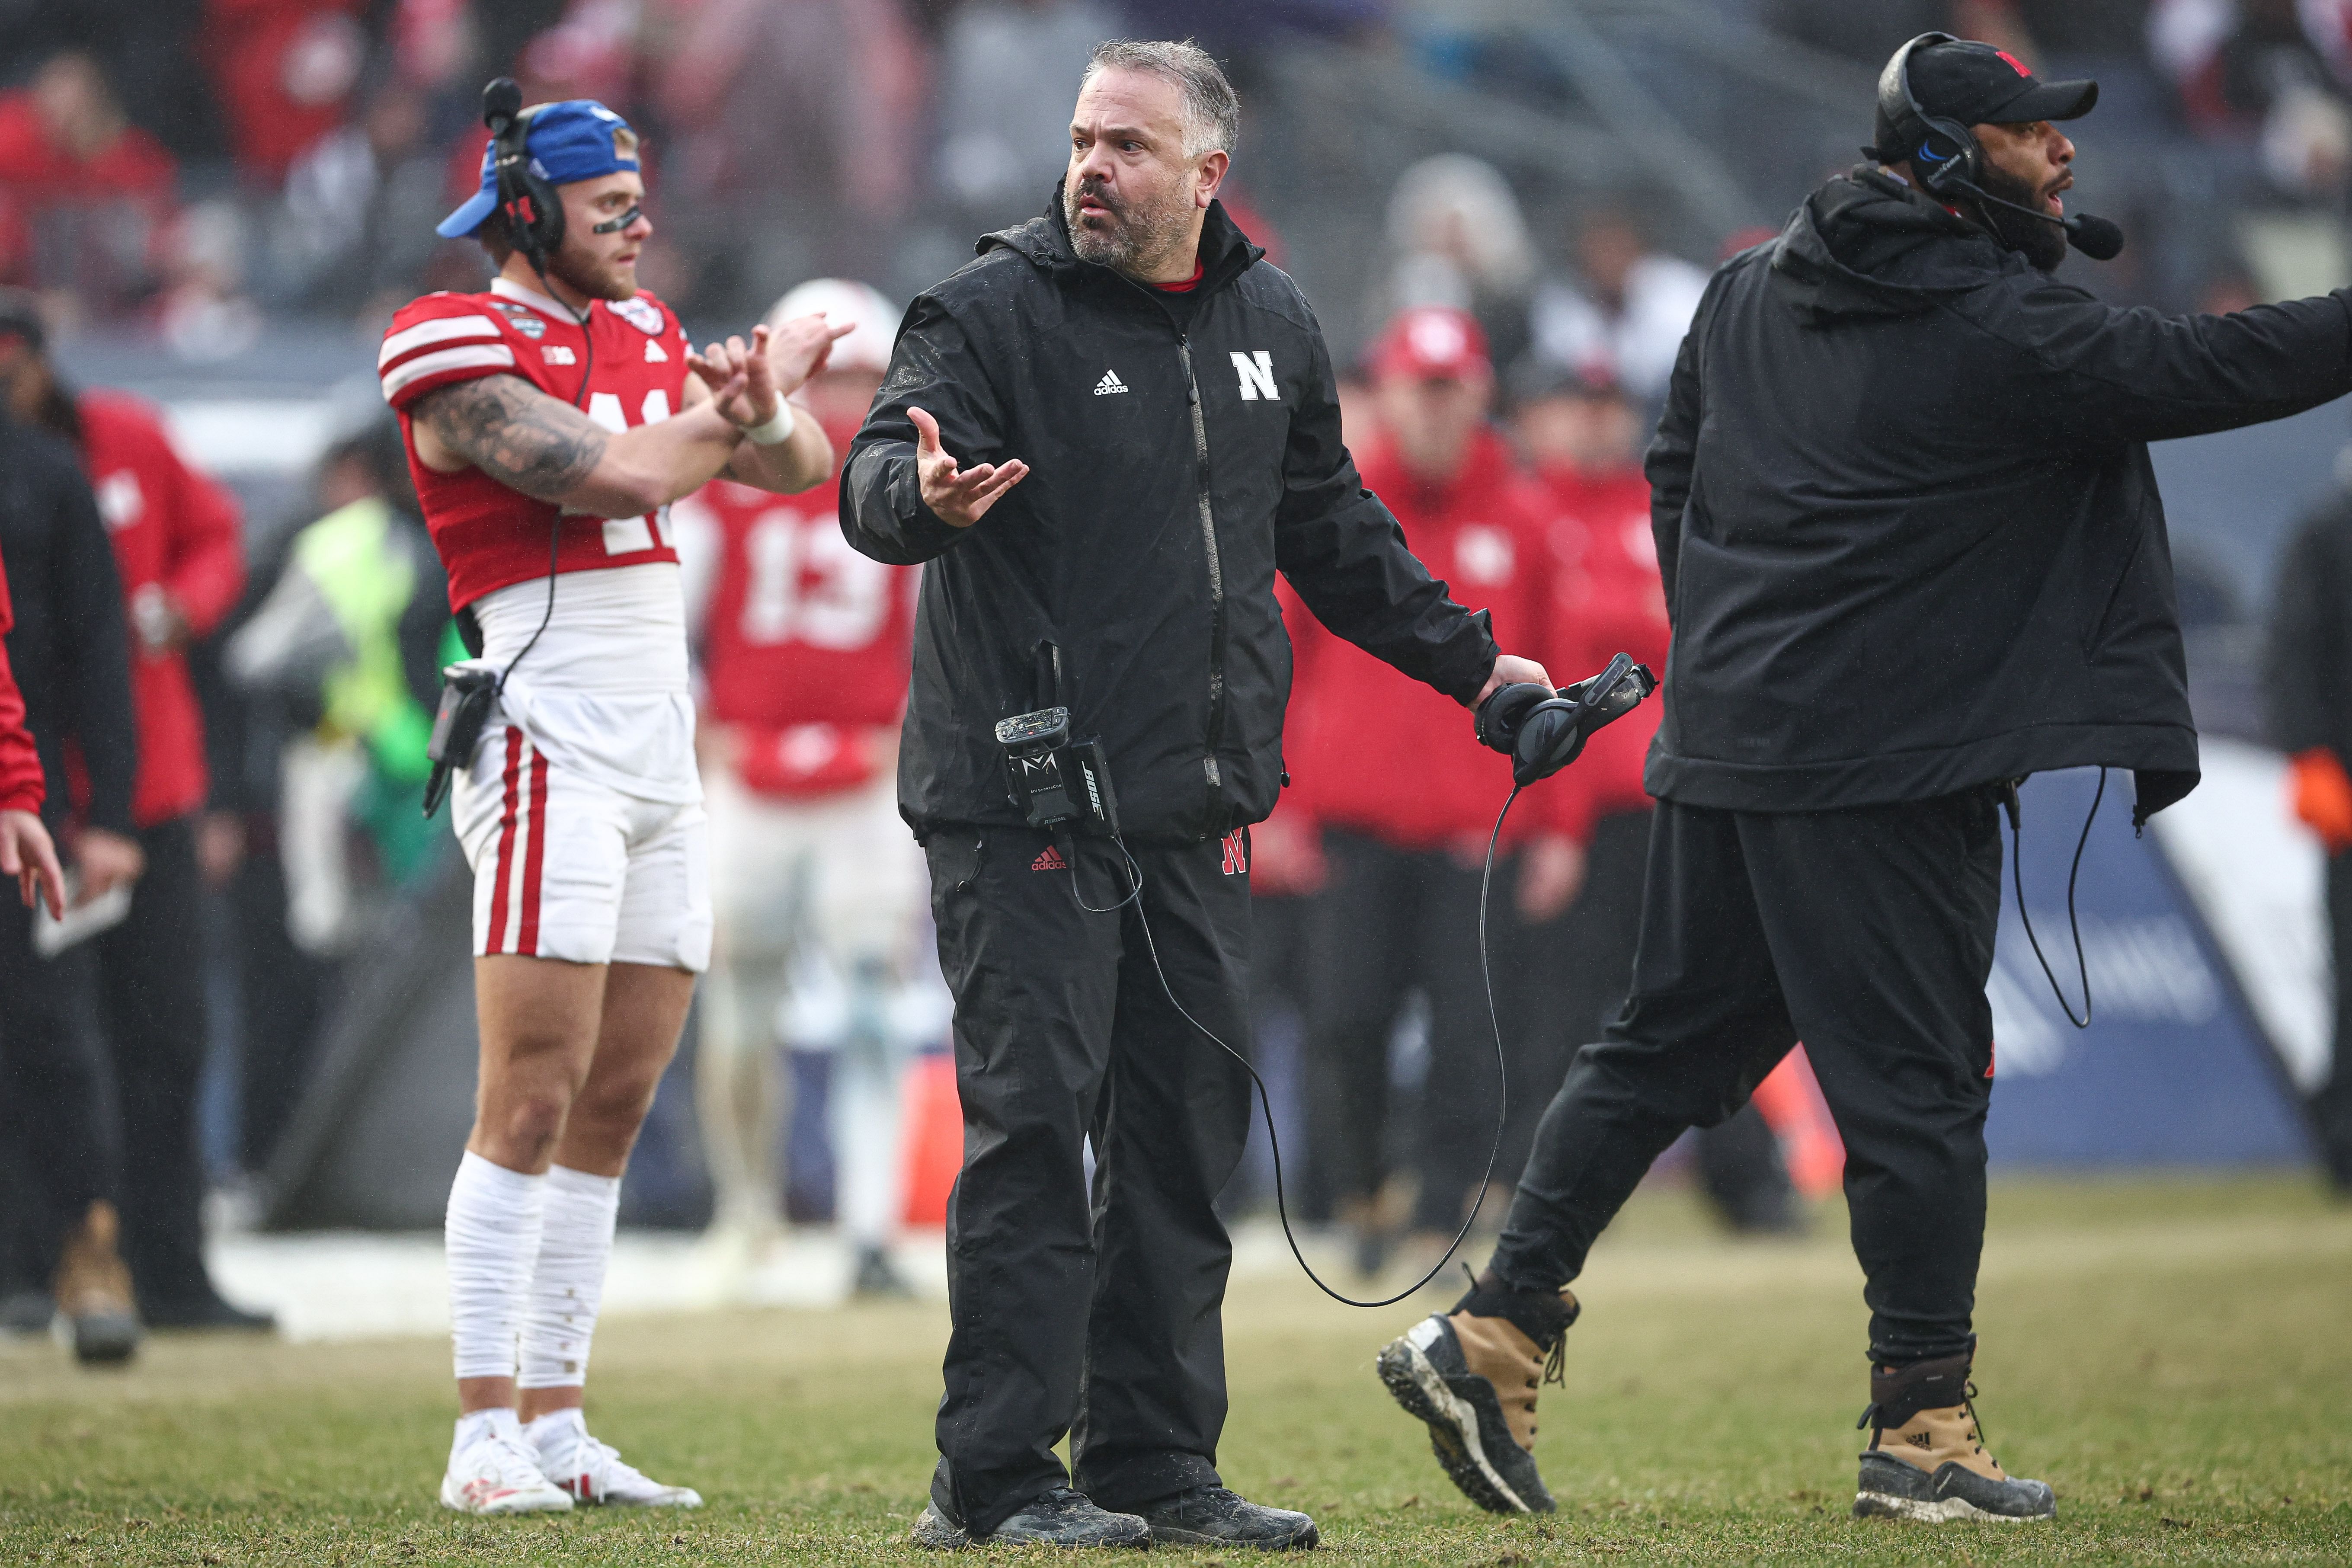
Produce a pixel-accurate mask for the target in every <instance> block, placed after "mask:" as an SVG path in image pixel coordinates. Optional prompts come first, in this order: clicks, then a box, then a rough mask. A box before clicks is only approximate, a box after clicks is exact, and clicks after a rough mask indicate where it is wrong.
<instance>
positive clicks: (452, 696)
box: [425, 662, 502, 816]
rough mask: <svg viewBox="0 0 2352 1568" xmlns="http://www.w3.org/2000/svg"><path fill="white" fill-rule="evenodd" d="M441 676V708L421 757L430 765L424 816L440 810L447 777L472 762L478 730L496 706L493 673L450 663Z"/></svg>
mask: <svg viewBox="0 0 2352 1568" xmlns="http://www.w3.org/2000/svg"><path fill="white" fill-rule="evenodd" d="M441 676H442V680H443V685H442V688H441V709H440V711H438V712H437V713H436V714H434V715H433V734H432V737H431V738H430V739H429V740H427V741H426V742H425V758H426V759H427V760H428V761H430V762H431V763H432V764H433V772H432V774H431V775H430V776H429V777H428V778H427V779H426V780H425V816H432V815H433V814H434V813H435V812H436V811H438V810H439V809H440V808H441V802H442V800H443V799H444V798H445V797H446V795H448V793H449V779H450V775H451V774H452V773H455V772H456V771H457V769H459V768H462V767H465V766H467V765H468V764H469V763H472V762H473V760H474V748H475V747H477V746H478V745H479V744H481V741H482V731H483V729H484V727H485V726H487V725H488V723H489V721H490V710H492V709H493V708H495V707H497V706H498V700H499V686H500V685H501V684H502V682H501V681H500V679H499V672H498V671H497V670H495V669H492V668H489V667H488V665H483V664H474V663H471V662H468V663H465V664H453V665H451V666H450V667H449V668H446V669H445V670H443V671H442V672H441Z"/></svg>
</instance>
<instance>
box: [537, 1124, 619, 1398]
mask: <svg viewBox="0 0 2352 1568" xmlns="http://www.w3.org/2000/svg"><path fill="white" fill-rule="evenodd" d="M620 1211H621V1179H620V1178H619V1177H618V1176H592V1175H590V1174H589V1173H587V1172H585V1171H574V1170H571V1169H569V1168H567V1167H565V1166H562V1165H556V1166H552V1167H551V1168H550V1169H549V1171H548V1173H547V1222H546V1224H545V1225H544V1226H542V1227H541V1232H540V1238H539V1259H538V1262H537V1263H536V1264H535V1265H533V1267H532V1268H531V1273H530V1294H529V1304H528V1306H527V1308H526V1310H525V1311H524V1314H523V1322H522V1371H521V1373H520V1375H519V1376H518V1377H517V1378H516V1379H515V1382H516V1384H517V1386H519V1387H522V1388H577V1387H579V1386H580V1385H581V1384H583V1383H585V1382H587V1381H588V1342H589V1340H590V1339H591V1337H593V1335H594V1334H595V1332H596V1309H597V1307H598V1306H599V1305H600V1304H601V1303H602V1302H603V1300H604V1270H605V1268H606V1267H607V1266H608V1265H610V1264H611V1262H612V1261H613V1224H614V1219H615V1217H616V1216H617V1215H619V1214H620Z"/></svg>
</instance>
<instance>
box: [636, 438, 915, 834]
mask: <svg viewBox="0 0 2352 1568" xmlns="http://www.w3.org/2000/svg"><path fill="white" fill-rule="evenodd" d="M825 434H826V436H828V437H831V439H832V441H833V449H834V451H835V453H836V454H840V455H844V456H845V455H846V454H847V452H848V450H849V439H850V437H852V436H854V435H856V428H855V427H854V426H845V427H843V428H840V429H827V430H826V432H825ZM834 478H835V482H834V483H832V484H827V485H820V486H817V487H816V488H814V489H809V490H804V491H803V492H802V493H801V494H799V495H796V496H780V495H772V494H771V493H769V492H768V491H766V490H760V489H752V488H751V486H749V485H739V484H737V483H735V482H734V481H733V480H731V479H714V480H712V481H711V482H710V483H709V484H708V485H705V486H704V487H703V488H702V489H700V490H698V491H697V492H696V493H695V494H694V495H692V496H690V497H688V499H687V500H682V501H680V502H678V503H677V504H678V508H679V510H681V511H684V510H688V509H692V510H694V511H695V512H696V513H697V514H698V515H697V517H696V521H697V523H698V525H700V526H702V527H704V528H707V529H708V530H709V533H710V537H711V539H712V542H713V544H714V546H715V548H716V551H717V553H718V570H717V573H716V581H715V584H714V585H713V587H712V589H711V594H710V606H709V614H708V615H707V616H705V617H704V619H703V656H702V657H703V677H704V680H705V682H706V684H707V686H708V689H709V713H710V716H711V717H712V718H713V719H716V720H718V721H720V722H722V723H726V724H731V725H735V726H738V727H739V728H740V730H741V731H743V733H742V734H741V735H740V740H741V742H742V744H741V745H740V747H739V748H738V755H737V760H738V763H739V771H740V773H741V774H742V776H743V779H744V782H745V783H747V784H751V786H752V787H753V788H755V789H760V790H761V791H763V792H765V793H769V794H787V795H803V794H814V793H823V792H828V791H831V790H835V789H842V788H846V787H850V786H852V785H855V784H859V783H863V782H864V781H865V779H866V778H867V777H870V776H871V773H872V770H873V766H874V760H873V758H872V757H871V756H870V754H868V752H866V748H865V746H864V745H863V743H862V742H861V741H860V740H859V738H858V737H857V736H856V735H855V734H854V733H850V732H848V731H858V730H863V729H871V728H877V727H879V726H883V725H889V724H896V723H897V722H898V719H899V717H900V715H901V714H902V713H903V712H904V711H905V709H906V704H907V682H908V672H909V670H910V669H911V668H912V664H913V658H914V639H915V588H916V584H918V583H919V581H920V579H921V575H922V574H921V569H920V568H919V567H913V566H888V565H885V564H883V563H881V562H879V561H875V560H872V559H871V558H869V557H867V556H864V555H861V554H859V553H858V552H856V550H854V549H852V548H851V547H850V544H849V542H848V541H847V540H846V539H845V538H843V537H842V532H841V524H840V521H839V520H838V518H837V517H836V516H835V503H836V501H837V499H838V497H839V495H840V484H839V479H840V475H839V473H838V472H837V471H836V473H835V476H834ZM681 521H683V520H681Z"/></svg>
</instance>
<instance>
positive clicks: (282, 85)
mask: <svg viewBox="0 0 2352 1568" xmlns="http://www.w3.org/2000/svg"><path fill="white" fill-rule="evenodd" d="M362 9H363V0H205V33H204V38H205V64H206V65H207V66H208V67H209V68H210V70H211V73H212V79H213V89H214V91H215V93H217V94H218V95H219V98H220V102H221V107H222V108H223V109H224V110H226V113H227V118H228V125H229V138H230V142H231V145H232V148H233V150H234V151H235V153H236V164H237V169H238V171H239V172H240V173H242V174H245V175H246V176H247V178H249V179H252V180H255V181H257V182H259V183H261V184H268V185H270V186H273V187H274V186H276V185H277V184H278V183H279V182H281V181H282V180H284V179H285V177H286V170H287V166H288V165H289V164H290V163H293V162H294V160H295V159H296V158H297V157H299V155H300V154H301V153H302V151H303V150H304V149H305V148H307V147H309V146H310V143H311V142H315V141H317V140H318V139H319V138H320V137H321V136H323V135H325V134H326V133H327V132H330V131H331V130H333V129H334V128H335V127H336V126H338V125H340V124H341V123H342V122H343V121H344V119H345V118H346V117H347V116H348V115H349V113H350V111H351V107H352V90H353V89H355V88H357V87H358V85H359V79H360V70H361V68H362V66H364V65H365V64H366V62H367V49H368V40H367V34H366V32H365V31H364V30H363V29H362V27H361V26H360V23H359V15H360V13H361V12H362Z"/></svg>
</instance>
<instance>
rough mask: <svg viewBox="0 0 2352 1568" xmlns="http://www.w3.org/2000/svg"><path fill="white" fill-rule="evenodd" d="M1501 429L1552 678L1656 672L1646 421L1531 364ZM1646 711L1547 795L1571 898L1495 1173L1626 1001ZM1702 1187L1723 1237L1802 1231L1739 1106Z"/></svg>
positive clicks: (1620, 399) (1526, 1140) (1584, 374)
mask: <svg viewBox="0 0 2352 1568" xmlns="http://www.w3.org/2000/svg"><path fill="white" fill-rule="evenodd" d="M1515 379H1516V380H1517V386H1516V387H1515V388H1514V390H1515V392H1516V393H1517V405H1518V406H1517V414H1516V416H1515V418H1514V420H1513V424H1514V426H1515V429H1516V431H1517V436H1518V437H1519V441H1520V444H1521V446H1522V447H1524V448H1525V449H1526V451H1527V453H1528V457H1529V458H1531V459H1532V460H1533V461H1534V463H1535V467H1536V475H1537V478H1538V481H1539V482H1540V483H1541V485H1542V487H1543V489H1544V492H1545V496H1546V500H1547V501H1548V503H1549V526H1548V529H1547V545H1548V548H1549V552H1550V566H1551V571H1550V584H1551V607H1550V625H1551V626H1552V627H1553V638H1552V643H1551V647H1552V648H1553V650H1554V651H1553V652H1552V654H1551V656H1550V657H1551V659H1552V662H1553V667H1554V668H1568V669H1572V670H1578V671H1584V670H1592V669H1599V668H1601V666H1603V665H1604V664H1606V663H1607V662H1608V661H1609V660H1610V658H1612V657H1613V656H1615V655H1616V654H1618V653H1620V652H1623V653H1630V654H1632V655H1633V657H1634V658H1636V659H1639V660H1640V661H1642V662H1643V663H1644V664H1646V665H1648V666H1649V667H1650V668H1653V669H1658V670H1663V669H1664V668H1666V647H1667V644H1668V642H1669V640H1670V638H1671V631H1670V628H1669V627H1668V626H1667V623H1666V596H1665V590H1664V586H1663V585H1662V584H1661V583H1660V581H1659V575H1658V547H1657V543H1656V541H1655V539H1654V536H1653V535H1652V533H1651V530H1650V481H1649V479H1648V478H1647V477H1646V476H1645V475H1644V474H1643V471H1642V462H1641V446H1642V439H1643V434H1644V432H1643V427H1642V416H1641V415H1640V413H1639V411H1638V410H1636V408H1635V407H1634V405H1633V400H1632V398H1631V397H1630V396H1629V395H1627V392H1626V389H1625V388H1624V386H1623V385H1622V384H1621V383H1620V382H1619V381H1618V379H1617V376H1616V374H1615V373H1614V371H1613V370H1612V368H1611V366H1610V363H1609V362H1608V361H1607V360H1605V359H1595V360H1589V361H1587V362H1586V363H1585V364H1584V365H1583V366H1582V367H1581V368H1580V369H1576V370H1569V369H1566V368H1563V367H1561V366H1559V365H1557V364H1554V363H1549V362H1545V361H1540V360H1530V361H1528V362H1525V363H1523V365H1522V367H1521V372H1520V374H1518V375H1517V377H1516V378H1515ZM1661 711H1662V708H1661V706H1660V705H1659V704H1658V703H1654V702H1649V703H1644V704H1643V705H1642V706H1641V707H1639V708H1637V709H1635V710H1633V712H1632V713H1630V714H1628V715H1627V716H1626V717H1625V718H1624V719H1622V720H1621V721H1618V722H1617V723H1615V724H1612V725H1611V726H1610V727H1609V728H1607V729H1605V730H1602V731H1600V732H1599V733H1598V734H1596V735H1594V736H1593V737H1592V740H1591V743H1590V744H1588V745H1587V746H1586V747H1585V749H1584V754H1583V755H1582V756H1580V757H1579V758H1578V759H1577V763H1576V765H1575V766H1574V767H1572V768H1570V770H1569V771H1568V772H1567V773H1565V774H1563V775H1562V776H1561V777H1560V778H1559V779H1558V780H1556V781H1554V782H1553V783H1552V784H1549V785H1548V786H1547V787H1548V788H1549V789H1551V790H1552V791H1553V792H1554V795H1555V811H1556V816H1555V821H1557V823H1558V824H1559V826H1560V827H1561V829H1562V830H1563V832H1564V833H1565V835H1566V836H1567V838H1568V840H1569V841H1570V843H1571V844H1572V845H1573V846H1574V853H1573V858H1574V875H1573V877H1572V879H1571V880H1572V881H1573V883H1574V884H1575V886H1576V889H1577V891H1576V894H1575V901H1574V903H1573V904H1572V905H1571V906H1570V910H1569V914H1568V918H1567V919H1566V920H1564V921H1560V922H1559V924H1558V925H1557V926H1556V927H1554V928H1552V930H1550V931H1548V932H1547V933H1545V936H1544V937H1543V938H1542V939H1541V940H1542V941H1543V942H1544V943H1545V947H1546V952H1545V956H1544V960H1543V962H1542V963H1541V966H1540V967H1541V969H1542V972H1543V973H1544V975H1545V977H1546V985H1547V1005H1546V1006H1545V1008H1544V1009H1543V1011H1542V1014H1541V1016H1540V1021H1539V1025H1538V1026H1537V1027H1536V1028H1535V1030H1534V1031H1533V1033H1534V1036H1535V1037H1534V1038H1532V1039H1531V1040H1530V1042H1529V1046H1528V1071H1527V1073H1526V1074H1525V1076H1523V1077H1522V1078H1520V1079H1518V1082H1517V1087H1518V1088H1519V1089H1521V1090H1523V1091H1524V1092H1522V1093H1520V1094H1517V1095H1515V1096H1514V1097H1513V1104H1512V1108H1511V1117H1510V1127H1509V1130H1508V1132H1507V1135H1506V1137H1505V1140H1504V1160H1503V1167H1504V1169H1505V1170H1506V1171H1507V1172H1508V1173H1511V1174H1512V1175H1513V1176H1516V1175H1517V1173H1518V1172H1519V1171H1520V1169H1521V1168H1522V1167H1524V1166H1525V1165H1526V1163H1527V1159H1528V1151H1529V1150H1530V1149H1531V1148H1532V1147H1533V1145H1534V1141H1535V1129H1536V1123H1537V1122H1538V1121H1539V1120H1541V1119H1542V1116H1543V1113H1544V1109H1545V1106H1546V1104H1547V1103H1548V1101H1549V1097H1550V1095H1551V1093H1552V1091H1553V1090H1554V1089H1557V1088H1558V1087H1559V1081H1560V1079H1561V1078H1562V1077H1564V1076H1565V1075H1566V1073H1567V1071H1568V1063H1569V1058H1570V1057H1571V1056H1572V1055H1573V1054H1574V1053H1575V1051H1576V1048H1577V1047H1579V1046H1580V1045H1582V1044H1583V1043H1584V1042H1585V1041H1587V1040H1590V1039H1593V1038H1595V1037H1598V1035H1599V1032H1600V1031H1601V1029H1602V1028H1604V1027H1606V1026H1607V1025H1608V1023H1609V1020H1610V1019H1611V1018H1612V1017H1614V1016H1616V1013H1617V1009H1618V1008H1619V1007H1620V1006H1621V1005H1622V1004H1623V1002H1624V1000H1625V991H1626V987H1627V985H1628V984H1629V983H1630V982H1631V979H1632V976H1633V942H1634V937H1635V935H1636V933H1637V932H1638V931H1639V930H1640V927H1641V917H1642V870H1643V862H1644V861H1645V860H1646V859H1647V858H1648V855H1649V848H1650V816H1651V812H1652V809H1653V806H1654V802H1653V801H1652V800H1651V799H1650V796H1649V795H1648V793H1647V792H1646V791H1644V790H1643V787H1642V764H1643V760H1644V759H1645V758H1646V757H1647V756H1648V754H1649V750H1650V740H1651V737H1652V736H1654V735H1655V734H1656V733H1657V729H1658V715H1659V713H1660V712H1661ZM1695 1144H1696V1158H1697V1164H1698V1173H1699V1180H1700V1184H1701V1185H1702V1186H1703V1187H1704V1188H1705V1190H1706V1194H1707V1196H1708V1198H1709V1199H1710V1200H1711V1201H1712V1202H1713V1204H1714V1205H1715V1207H1716V1210H1717V1213H1718V1214H1719V1215H1721V1216H1722V1218H1723V1221H1724V1223H1725V1224H1726V1225H1727V1226H1730V1227H1731V1228H1732V1229H1734V1230H1743V1231H1748V1230H1753V1231H1785V1230H1793V1229H1798V1228H1801V1226H1802V1217H1801V1212H1800V1210H1799V1209H1798V1208H1797V1206H1796V1202H1795V1198H1796V1194H1795V1191H1794V1189H1793V1188H1791V1187H1790V1183H1789V1176H1788V1171H1787V1168H1786V1166H1785V1165H1784V1164H1783V1163H1782V1161H1781V1158H1780V1145H1779V1143H1778V1142H1777V1141H1776V1140H1775V1139H1774V1136H1773V1133H1772V1129H1771V1128H1770V1126H1769V1125H1768V1124H1767V1123H1766V1121H1764V1118H1763V1114H1762V1112H1760V1111H1759V1110H1757V1109H1756V1107H1755V1105H1754V1104H1753V1103H1752V1102H1751V1103H1750V1104H1748V1105H1746V1106H1743V1107H1742V1108H1741V1109H1740V1110H1739V1112H1738V1115H1736V1116H1734V1117H1732V1118H1731V1119H1730V1120H1729V1121H1726V1122H1725V1123H1723V1124H1722V1125H1721V1126H1719V1127H1712V1128H1706V1129H1702V1130H1701V1131H1698V1132H1697V1133H1696V1136H1695Z"/></svg>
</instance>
